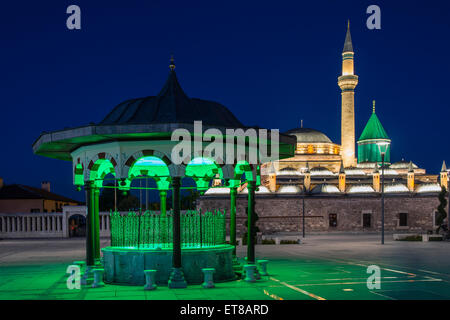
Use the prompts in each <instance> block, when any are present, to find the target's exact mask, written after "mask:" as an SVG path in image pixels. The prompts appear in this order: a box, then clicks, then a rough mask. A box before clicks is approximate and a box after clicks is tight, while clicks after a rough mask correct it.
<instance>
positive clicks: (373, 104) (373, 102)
mask: <svg viewBox="0 0 450 320" xmlns="http://www.w3.org/2000/svg"><path fill="white" fill-rule="evenodd" d="M372 106H373V107H372V113H375V100H373V101H372Z"/></svg>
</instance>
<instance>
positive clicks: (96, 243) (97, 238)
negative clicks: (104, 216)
mask: <svg viewBox="0 0 450 320" xmlns="http://www.w3.org/2000/svg"><path fill="white" fill-rule="evenodd" d="M99 198H100V189H99V188H97V187H94V203H93V206H94V248H95V251H94V258H95V264H100V217H99Z"/></svg>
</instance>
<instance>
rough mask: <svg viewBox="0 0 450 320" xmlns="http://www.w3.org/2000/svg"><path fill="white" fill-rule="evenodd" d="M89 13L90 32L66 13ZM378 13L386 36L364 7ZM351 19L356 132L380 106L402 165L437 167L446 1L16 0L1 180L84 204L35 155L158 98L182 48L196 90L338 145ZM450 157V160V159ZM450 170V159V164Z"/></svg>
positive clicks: (3, 63) (62, 176)
mask: <svg viewBox="0 0 450 320" xmlns="http://www.w3.org/2000/svg"><path fill="white" fill-rule="evenodd" d="M71 4H76V5H79V6H80V8H81V15H82V18H81V27H82V29H81V30H68V29H67V28H66V19H67V17H68V14H66V8H67V7H68V6H69V5H71ZM371 4H377V5H379V6H380V8H381V30H369V29H367V27H366V19H367V17H368V14H366V8H367V7H368V6H369V5H371ZM347 19H350V24H351V33H352V39H353V47H354V50H355V72H356V74H357V75H358V76H359V84H358V86H357V87H356V110H355V111H356V137H357V138H358V137H359V135H360V134H361V132H362V129H363V127H364V125H365V123H366V122H367V120H368V118H369V116H370V114H371V112H372V100H373V99H375V100H376V101H377V115H378V117H379V118H380V120H381V122H382V124H383V126H384V128H385V129H386V131H387V133H388V135H389V136H390V138H391V139H392V153H391V159H392V161H393V162H395V161H399V160H401V159H402V158H404V159H405V160H412V161H413V162H414V163H416V164H417V165H419V166H420V167H424V168H426V169H427V172H429V173H438V172H439V170H440V166H441V164H442V160H444V159H445V160H448V161H450V149H449V148H448V147H447V146H448V145H449V142H450V132H449V131H448V130H447V123H448V117H447V110H448V108H449V106H450V97H449V95H448V94H449V91H450V7H449V4H448V2H447V1H384V2H383V1H376V2H374V1H369V2H367V1H335V0H330V1H288V2H285V1H268V2H264V1H254V2H253V1H252V2H250V1H236V2H234V1H220V2H219V1H211V0H209V1H154V0H153V1H143V0H140V1H132V0H128V1H98V0H96V1H80V0H72V1H61V0H60V1H8V2H5V3H2V6H1V10H0V30H1V32H0V43H1V50H0V95H1V100H0V101H1V110H2V118H1V119H2V122H1V124H2V135H1V136H0V142H1V146H2V148H1V150H2V151H1V152H2V154H1V157H0V165H1V166H0V167H1V169H2V170H1V171H0V177H3V178H4V180H5V183H6V184H11V183H21V184H26V185H31V186H40V182H41V181H43V180H48V181H50V182H51V183H52V191H54V192H56V193H59V194H63V195H66V196H69V197H73V198H75V199H79V200H84V193H82V192H80V193H77V192H76V191H75V188H74V187H73V185H72V169H71V164H70V163H69V162H63V161H59V160H54V159H49V158H45V157H40V156H36V155H34V154H33V152H32V148H31V146H32V144H33V142H34V141H35V140H36V139H37V138H38V137H39V135H40V133H41V132H42V131H53V130H59V129H64V128H66V127H75V126H81V125H86V124H89V123H90V122H99V121H101V120H102V119H103V118H104V116H106V114H107V113H108V112H109V111H110V110H111V109H112V108H113V107H114V106H116V105H117V104H119V103H120V102H121V101H123V100H126V99H129V98H136V97H142V96H148V95H156V94H157V93H158V92H159V90H160V89H161V87H162V86H163V84H164V82H165V80H166V78H167V75H168V72H169V68H168V64H169V58H170V54H171V53H173V54H174V57H175V63H176V71H177V75H178V79H179V81H180V83H181V85H182V87H183V89H184V91H185V92H186V93H187V94H188V95H189V96H190V97H196V98H202V99H206V100H213V101H217V102H220V103H222V104H223V105H225V106H227V107H228V108H229V109H230V110H231V111H232V112H233V113H234V114H235V115H236V116H237V117H238V118H239V119H240V120H241V122H243V123H244V124H245V125H259V126H261V127H266V128H279V129H280V130H281V131H286V130H288V129H291V128H294V127H299V126H300V120H301V119H303V121H304V127H310V128H315V129H318V130H321V131H323V132H324V133H326V134H327V135H328V136H329V137H330V138H331V139H332V140H333V141H335V142H337V143H340V89H339V87H338V85H337V77H338V76H339V75H340V71H341V59H342V58H341V52H342V48H343V44H344V38H345V31H346V26H347ZM448 163H449V162H448ZM449 164H450V163H449Z"/></svg>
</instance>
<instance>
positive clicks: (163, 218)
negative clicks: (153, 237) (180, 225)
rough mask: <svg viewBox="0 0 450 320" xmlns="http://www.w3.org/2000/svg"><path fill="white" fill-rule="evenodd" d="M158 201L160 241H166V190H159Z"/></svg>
mask: <svg viewBox="0 0 450 320" xmlns="http://www.w3.org/2000/svg"><path fill="white" fill-rule="evenodd" d="M159 203H160V210H159V213H160V219H161V220H160V221H161V227H160V232H161V242H162V243H164V244H165V243H167V237H166V236H167V218H166V212H167V190H160V191H159Z"/></svg>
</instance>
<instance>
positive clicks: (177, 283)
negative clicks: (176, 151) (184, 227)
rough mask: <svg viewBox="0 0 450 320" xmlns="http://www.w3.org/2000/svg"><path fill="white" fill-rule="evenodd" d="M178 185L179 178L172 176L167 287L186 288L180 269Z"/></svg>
mask: <svg viewBox="0 0 450 320" xmlns="http://www.w3.org/2000/svg"><path fill="white" fill-rule="evenodd" d="M180 187H181V178H180V177H174V178H172V188H173V191H172V192H173V259H172V266H173V269H172V273H171V274H170V278H169V288H186V287H187V284H186V281H185V280H184V275H183V271H182V270H181V224H180Z"/></svg>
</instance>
